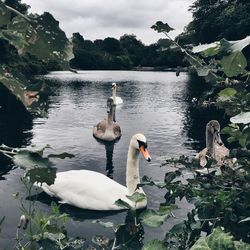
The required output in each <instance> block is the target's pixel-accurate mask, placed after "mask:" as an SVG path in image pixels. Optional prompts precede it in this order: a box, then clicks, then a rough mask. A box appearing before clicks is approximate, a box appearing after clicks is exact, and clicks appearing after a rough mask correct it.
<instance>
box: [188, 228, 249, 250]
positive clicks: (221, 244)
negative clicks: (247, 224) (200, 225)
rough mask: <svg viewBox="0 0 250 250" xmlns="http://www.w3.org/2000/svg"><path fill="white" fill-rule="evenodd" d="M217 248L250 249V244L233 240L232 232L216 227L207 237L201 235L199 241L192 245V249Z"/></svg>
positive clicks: (211, 249) (206, 249) (213, 249)
mask: <svg viewBox="0 0 250 250" xmlns="http://www.w3.org/2000/svg"><path fill="white" fill-rule="evenodd" d="M200 249H204V250H217V249H232V250H240V249H242V250H243V249H244V250H249V249H250V245H248V244H246V243H243V242H240V241H235V240H233V236H232V235H230V233H225V232H224V231H222V230H221V229H220V228H215V229H214V230H213V232H212V233H211V234H210V235H209V236H207V237H200V238H199V240H198V241H196V242H195V244H194V245H193V246H192V247H191V250H200Z"/></svg>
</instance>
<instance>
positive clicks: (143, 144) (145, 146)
mask: <svg viewBox="0 0 250 250" xmlns="http://www.w3.org/2000/svg"><path fill="white" fill-rule="evenodd" d="M137 141H138V144H139V148H140V147H142V146H143V147H144V148H147V147H148V145H147V143H146V142H143V141H140V140H137Z"/></svg>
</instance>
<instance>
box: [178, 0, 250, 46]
mask: <svg viewBox="0 0 250 250" xmlns="http://www.w3.org/2000/svg"><path fill="white" fill-rule="evenodd" d="M190 10H191V11H192V13H193V20H192V21H191V22H190V23H189V24H188V26H187V27H186V31H185V32H184V33H183V34H181V35H180V36H179V39H180V42H181V41H182V42H181V44H190V43H191V44H198V43H211V42H213V41H217V40H220V39H222V38H225V39H227V40H238V39H242V38H244V37H246V36H247V35H249V30H250V16H249V12H250V2H249V1H248V0H227V1H221V0H196V1H195V2H194V3H193V4H192V5H191V7H190Z"/></svg>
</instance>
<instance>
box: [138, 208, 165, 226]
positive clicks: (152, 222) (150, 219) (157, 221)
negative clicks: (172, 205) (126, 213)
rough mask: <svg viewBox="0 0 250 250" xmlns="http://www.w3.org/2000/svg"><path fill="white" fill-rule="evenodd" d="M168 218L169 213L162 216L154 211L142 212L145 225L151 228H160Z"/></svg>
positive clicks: (141, 216) (141, 217)
mask: <svg viewBox="0 0 250 250" xmlns="http://www.w3.org/2000/svg"><path fill="white" fill-rule="evenodd" d="M168 216H169V213H167V214H162V213H158V212H156V211H154V210H151V209H147V210H146V211H144V212H142V214H141V215H140V219H141V220H142V223H143V224H145V225H147V226H149V227H159V226H160V225H162V224H163V223H164V221H165V220H166V219H167V217H168Z"/></svg>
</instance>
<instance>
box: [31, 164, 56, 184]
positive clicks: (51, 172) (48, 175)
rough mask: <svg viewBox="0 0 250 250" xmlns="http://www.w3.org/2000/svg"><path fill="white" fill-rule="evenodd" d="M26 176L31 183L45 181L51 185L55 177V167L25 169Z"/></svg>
mask: <svg viewBox="0 0 250 250" xmlns="http://www.w3.org/2000/svg"><path fill="white" fill-rule="evenodd" d="M26 177H28V178H29V181H30V182H31V183H36V182H37V183H46V184H48V185H52V184H54V182H55V178H56V168H33V169H30V170H28V171H27V173H26Z"/></svg>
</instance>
